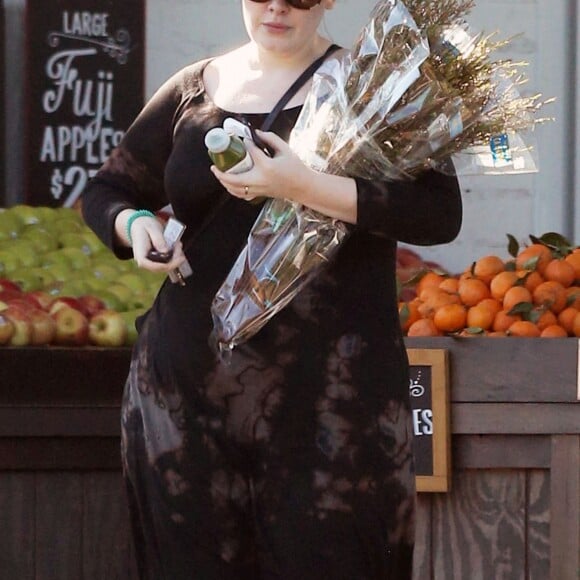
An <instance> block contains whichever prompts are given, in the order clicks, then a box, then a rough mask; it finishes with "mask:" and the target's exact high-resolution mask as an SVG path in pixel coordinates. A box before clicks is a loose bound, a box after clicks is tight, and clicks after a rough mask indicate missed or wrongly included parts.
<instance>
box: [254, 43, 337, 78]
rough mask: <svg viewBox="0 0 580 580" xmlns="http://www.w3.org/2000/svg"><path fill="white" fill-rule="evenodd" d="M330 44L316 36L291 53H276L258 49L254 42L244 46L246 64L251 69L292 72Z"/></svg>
mask: <svg viewBox="0 0 580 580" xmlns="http://www.w3.org/2000/svg"><path fill="white" fill-rule="evenodd" d="M329 45H330V41H329V40H327V39H326V38H323V37H321V36H318V37H316V38H315V39H314V40H313V41H312V43H310V44H308V45H306V46H304V47H303V48H302V49H301V50H300V51H293V52H292V53H291V54H284V53H278V52H274V51H266V50H262V49H260V47H259V46H257V45H256V44H254V43H251V42H250V43H248V44H247V45H246V46H245V52H246V58H247V62H248V66H249V68H251V69H254V70H259V71H262V72H265V73H267V72H268V71H277V72H281V71H282V70H286V71H287V72H292V71H295V70H303V69H305V68H306V67H307V66H308V65H310V63H312V62H314V61H315V60H316V59H317V58H318V57H319V56H320V55H322V54H323V53H324V51H325V50H326V49H327V48H328V46H329Z"/></svg>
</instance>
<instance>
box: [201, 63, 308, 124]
mask: <svg viewBox="0 0 580 580" xmlns="http://www.w3.org/2000/svg"><path fill="white" fill-rule="evenodd" d="M212 60H213V59H211V58H208V59H207V60H206V61H205V62H204V63H203V64H202V66H201V67H199V69H198V71H197V74H198V79H197V80H198V83H199V88H200V89H201V91H202V92H203V94H204V96H205V99H206V100H207V102H208V103H210V104H211V105H212V107H214V108H215V109H216V110H218V111H220V112H222V113H223V114H225V115H232V116H234V115H235V116H238V117H267V116H268V115H269V114H270V111H265V112H263V113H245V112H236V111H229V110H227V109H224V108H222V107H220V106H219V105H218V104H217V103H216V102H215V101H214V100H213V99H212V98H211V96H210V94H209V93H208V92H207V90H206V88H205V83H204V82H203V71H204V70H205V67H206V66H207V65H208V64H209V63H210V62H211V61H212ZM303 106H304V103H302V104H301V105H294V106H293V107H287V108H285V109H282V112H284V113H288V112H292V111H298V110H300V109H301V108H302V107H303Z"/></svg>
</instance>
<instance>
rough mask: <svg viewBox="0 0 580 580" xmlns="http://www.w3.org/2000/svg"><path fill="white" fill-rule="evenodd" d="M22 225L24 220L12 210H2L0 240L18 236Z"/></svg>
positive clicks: (0, 213)
mask: <svg viewBox="0 0 580 580" xmlns="http://www.w3.org/2000/svg"><path fill="white" fill-rule="evenodd" d="M22 226H23V225H22V222H21V221H20V220H19V219H18V217H17V216H15V215H14V214H13V213H12V212H11V211H8V210H5V211H2V212H0V240H10V239H14V238H17V237H18V235H19V233H20V231H21V230H22Z"/></svg>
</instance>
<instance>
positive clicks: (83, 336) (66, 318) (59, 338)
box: [51, 306, 89, 346]
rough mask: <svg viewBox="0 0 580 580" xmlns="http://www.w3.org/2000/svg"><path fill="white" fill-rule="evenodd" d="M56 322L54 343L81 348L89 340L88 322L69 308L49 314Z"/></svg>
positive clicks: (78, 312) (83, 316)
mask: <svg viewBox="0 0 580 580" xmlns="http://www.w3.org/2000/svg"><path fill="white" fill-rule="evenodd" d="M51 316H52V317H53V318H54V321H55V322H56V335H55V339H54V341H55V343H56V344H60V345H68V346H82V345H85V344H87V342H88V340H89V321H88V318H87V317H86V316H85V315H84V314H83V313H82V312H81V311H80V310H77V309H75V308H71V307H69V306H65V307H62V308H59V309H58V310H57V311H56V312H54V313H51Z"/></svg>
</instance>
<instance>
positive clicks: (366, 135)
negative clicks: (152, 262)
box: [212, 0, 548, 352]
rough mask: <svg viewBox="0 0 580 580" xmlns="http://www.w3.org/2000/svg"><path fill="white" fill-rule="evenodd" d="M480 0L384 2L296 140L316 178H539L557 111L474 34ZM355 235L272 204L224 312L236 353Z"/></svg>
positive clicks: (228, 286)
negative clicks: (545, 113)
mask: <svg viewBox="0 0 580 580" xmlns="http://www.w3.org/2000/svg"><path fill="white" fill-rule="evenodd" d="M472 7H473V1H472V0H406V2H405V3H403V2H402V1H400V0H382V1H380V2H378V4H377V5H376V6H375V8H374V9H373V12H372V13H371V17H370V19H369V21H368V23H367V24H366V26H365V27H364V28H363V29H362V30H361V32H360V34H359V35H358V38H357V39H356V41H355V43H354V45H353V47H352V48H351V50H350V52H349V53H348V54H346V55H342V56H339V57H333V58H330V59H329V60H327V61H326V62H325V63H324V64H323V65H322V66H321V67H320V69H319V70H318V71H317V73H316V74H315V75H314V77H313V82H312V87H311V89H310V91H309V94H308V97H307V99H306V102H305V104H304V107H303V109H302V111H301V114H300V116H299V118H298V120H297V123H296V125H295V127H294V129H293V131H292V134H291V136H290V142H289V144H290V147H291V148H292V149H293V150H294V151H295V152H296V153H297V154H298V155H299V157H300V158H301V159H302V161H304V162H305V163H306V164H307V165H309V166H310V167H312V168H313V169H315V170H318V171H322V172H326V173H331V174H336V175H343V176H349V177H362V178H366V179H393V180H401V179H413V178H414V176H416V175H417V174H418V173H419V172H421V171H425V170H426V169H429V168H435V169H437V170H439V171H443V172H455V173H461V174H468V173H480V174H485V173H518V172H531V171H536V170H537V166H536V163H535V159H534V149H533V147H532V146H531V145H530V138H529V137H527V136H526V131H531V130H532V129H533V128H534V126H535V125H536V124H537V123H539V122H542V121H544V120H546V119H538V118H537V117H536V116H535V114H536V112H537V111H538V110H539V109H540V108H541V107H542V106H543V105H544V104H545V103H547V102H548V101H545V102H544V103H542V102H540V100H539V99H540V96H539V95H535V96H531V97H522V96H521V95H520V92H519V88H518V87H519V86H520V85H521V84H523V83H524V82H525V80H526V79H525V77H524V76H523V74H522V73H521V66H522V65H523V64H524V63H513V62H512V61H509V60H496V61H494V60H492V59H491V58H490V55H491V53H492V52H493V51H495V50H497V49H498V48H499V47H501V46H503V45H505V44H506V43H507V42H508V41H503V42H496V41H493V37H492V36H484V35H482V34H474V33H472V32H471V31H470V29H469V27H468V25H467V23H466V21H465V16H466V15H467V14H468V13H469V11H470V10H471V9H472ZM348 233H349V226H347V224H345V223H343V222H340V221H339V220H336V219H332V218H330V217H328V216H325V215H322V214H320V213H318V212H316V211H314V210H311V209H309V208H307V207H304V206H301V205H299V204H295V203H291V202H288V201H286V200H281V199H269V200H268V201H267V202H266V203H265V205H264V207H263V208H262V210H261V212H260V214H259V216H258V217H257V219H256V222H255V223H254V226H253V227H252V229H251V231H250V233H249V235H248V239H247V244H246V246H245V248H244V249H243V250H242V252H241V253H240V255H239V256H238V258H237V260H236V262H235V264H234V265H233V267H232V269H231V271H230V273H229V274H228V276H227V277H226V279H225V281H224V282H223V284H222V286H221V287H220V289H219V290H218V292H217V294H216V296H215V298H214V300H213V303H212V318H213V323H214V332H213V341H214V343H216V344H217V345H218V347H219V350H220V351H222V352H224V351H228V350H231V349H232V348H234V346H235V345H237V344H240V343H242V342H244V341H245V340H247V339H248V338H250V337H251V336H253V335H254V334H255V333H256V332H258V331H259V330H260V328H262V327H263V326H264V324H266V322H267V321H268V320H269V319H270V318H271V317H272V316H274V315H275V314H276V313H277V312H279V311H280V309H282V308H283V307H284V306H286V305H287V304H288V303H289V302H290V300H292V298H293V297H294V296H295V295H296V293H297V292H299V291H300V289H301V288H303V287H304V285H305V284H307V283H308V282H309V281H310V280H311V279H312V277H313V276H314V275H316V273H317V272H318V270H319V268H320V267H322V266H323V265H324V264H325V263H327V262H328V261H330V260H331V259H332V258H333V256H334V255H335V253H336V251H337V250H338V248H339V247H340V245H341V243H342V242H343V241H344V239H345V238H346V237H347V236H348Z"/></svg>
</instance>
